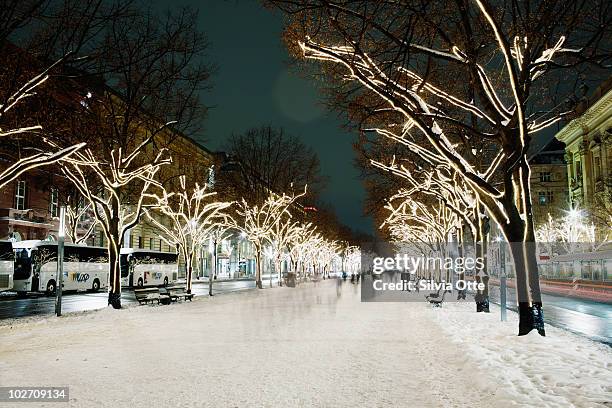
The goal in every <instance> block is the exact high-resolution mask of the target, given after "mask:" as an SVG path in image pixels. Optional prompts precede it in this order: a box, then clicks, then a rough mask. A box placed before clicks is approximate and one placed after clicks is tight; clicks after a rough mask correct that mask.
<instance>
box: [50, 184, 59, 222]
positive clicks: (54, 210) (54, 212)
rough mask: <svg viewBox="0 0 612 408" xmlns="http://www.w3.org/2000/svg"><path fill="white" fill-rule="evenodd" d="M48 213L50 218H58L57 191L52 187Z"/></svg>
mask: <svg viewBox="0 0 612 408" xmlns="http://www.w3.org/2000/svg"><path fill="white" fill-rule="evenodd" d="M49 213H50V214H51V216H52V217H58V216H59V190H58V189H57V188H54V187H51V192H50V193H49Z"/></svg>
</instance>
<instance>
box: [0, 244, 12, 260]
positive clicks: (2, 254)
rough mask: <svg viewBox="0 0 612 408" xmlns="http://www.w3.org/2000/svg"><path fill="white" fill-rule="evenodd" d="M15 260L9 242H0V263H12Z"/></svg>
mask: <svg viewBox="0 0 612 408" xmlns="http://www.w3.org/2000/svg"><path fill="white" fill-rule="evenodd" d="M13 259H15V255H14V253H13V244H12V243H11V242H10V241H0V261H12V260H13Z"/></svg>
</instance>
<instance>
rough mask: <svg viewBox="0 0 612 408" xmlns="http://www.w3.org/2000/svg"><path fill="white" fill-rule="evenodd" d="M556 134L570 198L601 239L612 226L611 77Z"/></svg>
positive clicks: (573, 205) (572, 204)
mask: <svg viewBox="0 0 612 408" xmlns="http://www.w3.org/2000/svg"><path fill="white" fill-rule="evenodd" d="M578 113H579V114H580V116H578V117H577V118H576V119H574V120H572V121H571V122H569V123H568V124H567V125H566V126H565V127H564V128H563V129H561V131H559V132H558V133H557V134H556V135H555V137H556V138H557V139H558V140H560V141H561V142H563V143H565V146H566V148H565V160H566V162H567V167H566V169H567V178H568V187H569V200H570V205H571V206H572V208H577V209H581V210H583V211H585V212H586V213H587V216H588V217H589V219H590V222H592V223H593V224H594V225H595V227H596V229H597V235H598V237H599V238H601V239H603V238H604V237H605V236H606V235H608V234H609V232H610V229H611V228H612V225H611V221H612V78H611V79H609V80H607V81H606V82H605V83H604V84H602V85H601V86H600V87H599V88H598V89H597V90H596V92H595V93H594V95H593V96H592V97H591V98H590V99H589V100H585V101H584V102H583V103H582V105H581V106H580V107H579V110H578Z"/></svg>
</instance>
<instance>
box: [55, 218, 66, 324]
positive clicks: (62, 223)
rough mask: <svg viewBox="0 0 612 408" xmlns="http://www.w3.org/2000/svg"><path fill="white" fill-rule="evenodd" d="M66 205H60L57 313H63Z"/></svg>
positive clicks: (58, 314)
mask: <svg viewBox="0 0 612 408" xmlns="http://www.w3.org/2000/svg"><path fill="white" fill-rule="evenodd" d="M65 217H66V207H65V206H61V207H60V217H59V218H60V219H59V231H58V233H57V273H56V276H57V289H56V291H55V293H56V297H55V314H56V315H57V316H61V315H62V287H63V286H64V229H65Z"/></svg>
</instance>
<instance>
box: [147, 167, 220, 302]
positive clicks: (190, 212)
mask: <svg viewBox="0 0 612 408" xmlns="http://www.w3.org/2000/svg"><path fill="white" fill-rule="evenodd" d="M185 180H186V178H185V177H184V176H183V177H181V178H180V183H181V190H180V191H178V192H170V193H168V192H167V191H166V190H165V189H163V188H162V192H161V194H146V196H147V197H148V198H150V199H151V200H152V204H149V205H147V208H151V211H146V215H147V219H148V220H149V222H151V224H153V226H155V227H156V228H157V229H158V230H159V231H161V235H160V237H161V238H162V239H163V240H164V241H166V242H167V243H168V245H170V246H171V247H176V248H179V250H180V253H181V255H182V256H183V259H184V260H185V268H186V272H187V274H186V279H187V292H188V293H191V284H192V268H193V260H194V257H195V254H196V251H197V249H198V248H199V247H200V246H202V245H203V244H204V242H205V240H206V239H208V238H209V236H210V235H211V234H212V233H213V230H214V229H215V228H216V227H218V226H220V225H226V224H227V223H228V218H229V216H228V215H227V214H225V213H224V212H223V210H225V209H226V208H228V207H229V206H231V205H232V203H231V202H218V201H213V199H214V198H215V197H216V195H217V193H215V192H207V187H208V186H207V185H204V186H203V187H200V186H199V185H198V184H196V185H195V187H194V188H193V190H192V191H191V192H189V191H188V190H187V187H186V181H185ZM154 211H155V212H158V213H159V214H161V215H162V216H163V218H164V219H165V220H168V221H169V224H170V225H168V226H167V225H166V224H165V223H164V222H163V221H161V220H160V219H158V218H156V217H155V216H154Z"/></svg>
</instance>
